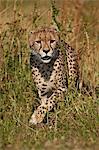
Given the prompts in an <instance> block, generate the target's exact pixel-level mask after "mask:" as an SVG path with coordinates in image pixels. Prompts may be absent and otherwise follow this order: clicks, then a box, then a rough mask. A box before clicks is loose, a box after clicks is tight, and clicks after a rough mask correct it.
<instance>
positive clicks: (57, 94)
mask: <svg viewBox="0 0 99 150" xmlns="http://www.w3.org/2000/svg"><path fill="white" fill-rule="evenodd" d="M28 41H29V47H30V49H31V55H30V65H31V71H32V76H33V81H34V83H35V85H36V88H37V90H38V95H39V98H40V102H41V104H40V106H38V108H37V109H36V110H35V111H34V113H33V114H32V116H31V119H30V123H31V124H35V125H36V124H39V123H41V122H42V121H43V119H44V117H45V115H46V113H47V112H49V111H51V110H52V109H53V108H54V107H55V105H56V103H58V100H59V99H63V98H64V96H65V94H66V92H67V88H68V82H67V81H68V80H67V78H71V79H73V81H74V83H75V84H76V81H77V79H78V61H77V55H76V52H75V50H74V49H73V48H72V47H70V46H69V45H68V44H67V43H65V42H64V41H62V40H61V38H60V35H59V32H58V31H57V30H56V29H54V28H48V27H45V28H40V29H37V30H35V31H32V32H31V33H30V35H29V40H28ZM62 47H63V48H64V50H62V49H63V48H62ZM64 55H65V56H66V59H64ZM65 60H66V62H67V70H68V71H66V62H65Z"/></svg>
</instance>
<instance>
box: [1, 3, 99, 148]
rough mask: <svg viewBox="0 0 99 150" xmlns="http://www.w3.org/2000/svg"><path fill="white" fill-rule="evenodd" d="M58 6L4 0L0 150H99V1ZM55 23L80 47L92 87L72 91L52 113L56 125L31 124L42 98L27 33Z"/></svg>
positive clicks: (82, 66) (81, 61)
mask: <svg viewBox="0 0 99 150" xmlns="http://www.w3.org/2000/svg"><path fill="white" fill-rule="evenodd" d="M44 4H45V6H44ZM53 6H54V8H53V7H52V6H51V2H50V1H45V0H41V1H38V2H36V1H34V0H31V1H28V2H27V1H22V0H21V1H19V0H15V1H13V0H12V1H3V0H0V149H1V150H3V149H5V150H12V149H14V150H30V149H31V150H34V149H40V150H41V149H48V150H50V149H56V150H59V149H63V150H65V149H67V150H77V149H80V150H83V149H85V150H89V149H92V150H98V149H99V145H98V140H99V114H98V113H99V107H98V105H99V51H98V49H99V35H98V34H99V22H98V18H99V9H98V6H99V2H98V1H97V0H96V1H91V0H90V1H87V0H83V1H81V0H75V1H74V0H70V1H68V0H62V1H59V0H56V4H55V3H54V4H53ZM51 24H54V25H55V24H56V25H57V27H58V28H59V30H61V35H62V38H63V39H65V40H66V41H67V42H68V43H69V44H70V45H72V46H73V47H74V48H75V49H77V53H78V59H79V66H80V74H81V80H82V81H84V82H85V83H86V84H87V85H88V87H90V89H89V90H90V91H88V92H87V91H85V90H86V89H83V90H84V93H85V94H82V93H80V92H76V91H74V93H73V94H72V91H69V93H68V95H67V97H66V100H65V102H60V104H59V107H58V108H57V110H55V112H54V113H52V112H50V114H49V116H50V118H55V119H54V120H55V124H54V125H53V126H52V125H50V124H48V125H46V124H45V125H44V126H42V127H40V126H29V123H28V120H29V118H30V116H31V113H32V109H33V108H32V107H33V106H34V107H36V106H37V105H38V97H37V91H36V89H35V86H34V85H33V81H32V77H31V70H30V65H29V55H30V50H29V47H28V33H29V31H30V30H31V29H33V28H35V27H38V26H49V25H51ZM90 93H91V94H90Z"/></svg>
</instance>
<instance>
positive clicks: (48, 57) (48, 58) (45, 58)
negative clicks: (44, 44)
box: [42, 56, 51, 60]
mask: <svg viewBox="0 0 99 150" xmlns="http://www.w3.org/2000/svg"><path fill="white" fill-rule="evenodd" d="M50 59H51V57H50V56H45V57H42V60H50Z"/></svg>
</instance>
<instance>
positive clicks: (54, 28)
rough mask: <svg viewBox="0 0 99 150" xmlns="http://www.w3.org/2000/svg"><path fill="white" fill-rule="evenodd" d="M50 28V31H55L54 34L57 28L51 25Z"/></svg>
mask: <svg viewBox="0 0 99 150" xmlns="http://www.w3.org/2000/svg"><path fill="white" fill-rule="evenodd" d="M50 28H51V29H52V30H54V31H56V32H57V31H58V28H57V27H56V26H54V25H51V26H50Z"/></svg>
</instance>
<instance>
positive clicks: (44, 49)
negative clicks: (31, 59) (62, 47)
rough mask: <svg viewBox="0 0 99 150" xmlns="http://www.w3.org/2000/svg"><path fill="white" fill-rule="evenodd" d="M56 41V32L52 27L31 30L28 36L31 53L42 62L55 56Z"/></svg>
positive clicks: (48, 60)
mask: <svg viewBox="0 0 99 150" xmlns="http://www.w3.org/2000/svg"><path fill="white" fill-rule="evenodd" d="M58 41H59V36H58V32H57V31H56V30H55V29H53V28H41V29H39V30H37V31H32V32H31V34H30V36H29V46H30V48H31V50H32V54H33V55H35V56H36V57H38V58H39V59H40V60H41V61H42V62H43V63H49V62H50V61H51V60H52V59H53V58H55V57H56V55H57V53H58V52H57V51H58V50H57V45H58Z"/></svg>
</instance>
